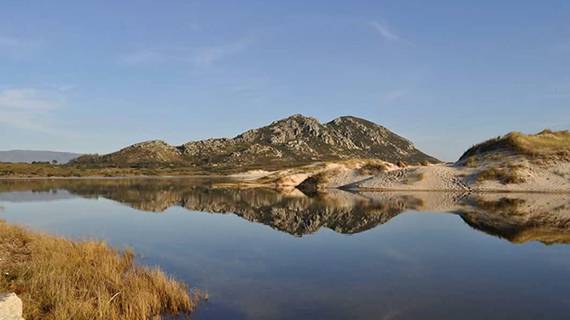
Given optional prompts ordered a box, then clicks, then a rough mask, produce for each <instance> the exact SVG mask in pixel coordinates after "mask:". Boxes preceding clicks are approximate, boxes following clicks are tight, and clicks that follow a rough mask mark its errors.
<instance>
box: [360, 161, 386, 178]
mask: <svg viewBox="0 0 570 320" xmlns="http://www.w3.org/2000/svg"><path fill="white" fill-rule="evenodd" d="M387 170H388V166H387V165H386V164H385V163H374V162H370V163H366V164H365V165H363V166H362V167H360V168H358V169H357V170H356V173H357V174H359V175H362V176H375V175H378V174H380V173H382V172H385V171H387Z"/></svg>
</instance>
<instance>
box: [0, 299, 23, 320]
mask: <svg viewBox="0 0 570 320" xmlns="http://www.w3.org/2000/svg"><path fill="white" fill-rule="evenodd" d="M22 308H23V305H22V300H20V298H18V296H17V295H16V294H15V293H5V294H0V320H23V319H24V318H22Z"/></svg>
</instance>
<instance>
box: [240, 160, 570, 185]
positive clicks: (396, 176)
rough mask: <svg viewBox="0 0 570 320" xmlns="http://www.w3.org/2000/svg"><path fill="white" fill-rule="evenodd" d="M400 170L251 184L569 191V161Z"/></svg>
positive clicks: (357, 169)
mask: <svg viewBox="0 0 570 320" xmlns="http://www.w3.org/2000/svg"><path fill="white" fill-rule="evenodd" d="M505 163H506V162H505V160H504V159H501V160H498V161H487V162H485V163H484V164H482V165H480V166H477V167H469V166H464V165H457V164H435V165H428V166H409V167H404V168H401V167H398V166H396V165H394V164H391V163H387V162H383V161H377V160H374V161H367V160H351V161H343V162H334V163H320V164H316V165H311V166H306V167H300V168H295V169H288V170H282V171H276V172H271V173H268V174H267V175H264V176H262V177H257V179H253V180H249V181H250V182H252V183H254V184H262V185H273V186H278V187H301V188H304V189H309V190H317V189H331V188H342V189H353V190H382V191H386V190H408V191H411V190H419V191H422V190H423V191H461V192H465V191H467V192H469V191H501V192H570V162H566V161H550V162H546V163H541V164H537V163H534V162H533V163H531V162H529V161H526V160H525V159H523V158H513V159H509V161H508V165H505Z"/></svg>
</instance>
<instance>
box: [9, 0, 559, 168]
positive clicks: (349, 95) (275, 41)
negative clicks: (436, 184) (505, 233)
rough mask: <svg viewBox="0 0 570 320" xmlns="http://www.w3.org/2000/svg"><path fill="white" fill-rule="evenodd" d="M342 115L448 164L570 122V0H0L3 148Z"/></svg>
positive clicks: (183, 138) (92, 143)
mask: <svg viewBox="0 0 570 320" xmlns="http://www.w3.org/2000/svg"><path fill="white" fill-rule="evenodd" d="M294 113H302V114H305V115H309V116H314V117H317V118H318V119H320V120H321V121H329V120H331V119H333V118H335V117H337V116H340V115H355V116H360V117H364V118H367V119H369V120H372V121H374V122H377V123H379V124H382V125H384V126H386V127H388V128H390V129H392V130H393V131H395V132H397V133H399V134H401V135H403V136H405V137H407V138H409V139H411V140H413V141H414V142H415V143H416V145H417V146H418V147H420V148H421V149H422V150H424V151H425V152H427V153H430V154H433V155H435V156H437V157H440V158H441V159H444V160H454V159H456V158H457V157H458V156H459V155H460V154H461V152H462V151H463V150H464V149H466V148H467V147H469V146H470V145H472V144H474V143H476V142H479V141H481V140H484V139H487V138H490V137H493V136H497V135H499V134H503V133H506V132H508V131H513V130H518V131H524V132H535V131H539V130H541V129H542V128H546V127H549V128H552V129H568V128H570V1H566V0H560V1H556V0H552V1H547V2H544V1H520V0H517V1H515V0H513V1H509V0H503V1H491V0H489V1H486V0H483V1H452V0H449V1H429V2H427V1H420V0H417V1H348V0H347V1H294V0H289V1H267V0H266V1H200V0H196V1H192V0H188V1H182V0H179V1H174V0H172V1H110V0H109V1H63V0H60V1H3V3H2V5H1V8H0V135H1V136H2V139H1V140H0V149H15V148H17V149H51V150H62V151H76V152H88V153H95V152H99V153H104V152H110V151H113V150H115V149H117V148H120V147H123V146H125V145H128V144H131V143H135V142H139V141H143V140H148V139H163V140H166V141H167V142H169V143H172V144H181V143H184V142H187V141H189V140H196V139H202V138H208V137H222V136H234V135H236V134H237V133H239V132H241V131H243V130H245V129H249V128H253V127H259V126H262V125H265V124H267V123H269V122H271V121H273V120H276V119H279V118H283V117H286V116H288V115H290V114H294Z"/></svg>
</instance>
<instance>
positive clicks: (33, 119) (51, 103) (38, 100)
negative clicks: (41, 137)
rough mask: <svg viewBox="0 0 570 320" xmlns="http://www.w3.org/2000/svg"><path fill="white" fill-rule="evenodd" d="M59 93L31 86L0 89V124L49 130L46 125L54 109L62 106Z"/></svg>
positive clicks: (62, 99) (61, 98) (62, 100)
mask: <svg viewBox="0 0 570 320" xmlns="http://www.w3.org/2000/svg"><path fill="white" fill-rule="evenodd" d="M63 104H64V97H63V96H62V95H61V93H58V92H50V91H44V90H37V89H31V88H15V89H5V90H2V91H0V124H3V125H6V126H10V127H14V128H20V129H28V130H35V131H43V132H49V131H51V129H50V128H49V127H48V126H47V125H46V123H47V120H48V118H49V117H50V116H51V114H52V113H53V112H54V110H56V109H58V108H60V107H62V106H63Z"/></svg>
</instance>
